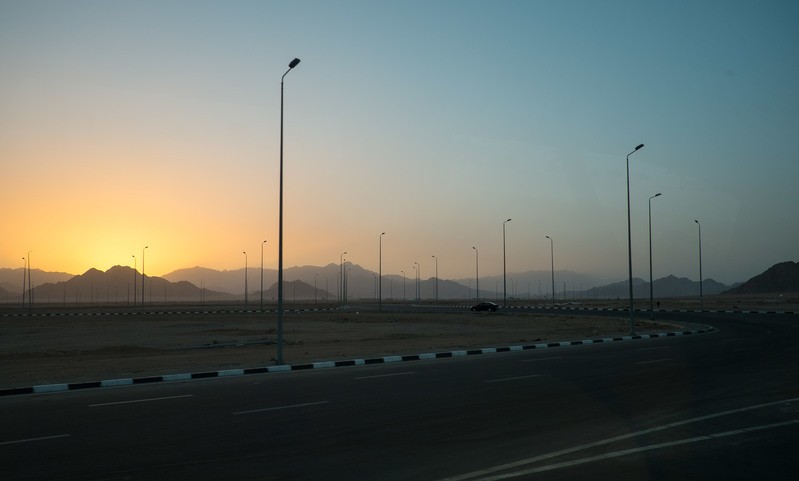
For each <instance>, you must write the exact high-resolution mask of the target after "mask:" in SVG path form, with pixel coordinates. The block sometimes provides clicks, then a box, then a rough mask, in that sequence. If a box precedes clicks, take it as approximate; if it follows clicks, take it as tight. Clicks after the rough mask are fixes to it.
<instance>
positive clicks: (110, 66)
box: [0, 0, 799, 283]
mask: <svg viewBox="0 0 799 481" xmlns="http://www.w3.org/2000/svg"><path fill="white" fill-rule="evenodd" d="M797 24H799V3H796V2H793V1H735V0H723V1H722V0H719V1H711V0H708V1H680V0H677V1H668V2H665V1H663V2H660V1H650V2H641V1H632V0H631V1H612V0H611V1H606V2H595V1H557V0H553V1H547V0H540V1H539V0H535V1H508V0H504V1H503V0H498V1H487V0H486V1H467V0H458V1H456V0H452V1H449V0H437V1H412V0H403V1H369V0H364V1H354V0H353V1H344V0H342V1H302V0H301V1H291V2H287V1H266V0H264V1H241V0H239V1H235V0H233V1H201V0H200V1H194V0H192V1H190V0H159V1H148V0H137V1H124V0H116V1H85V0H72V1H69V2H65V1H39V0H24V1H16V0H3V1H2V2H0V65H2V68H0V162H1V164H0V166H1V167H0V206H1V207H0V208H2V216H1V220H0V223H1V224H0V225H2V240H1V241H0V267H10V268H14V267H22V266H23V263H24V261H23V260H22V258H24V257H29V258H30V261H31V267H32V268H38V269H43V270H48V271H61V272H69V273H73V274H80V273H83V272H85V271H86V270H88V269H89V268H92V267H94V268H98V269H101V270H105V269H108V268H110V267H111V266H114V265H130V266H133V263H134V258H133V256H135V257H136V260H135V262H136V263H137V264H136V265H137V267H138V268H139V269H141V261H142V256H143V255H144V256H145V262H146V266H145V268H146V272H147V274H148V275H163V274H167V273H169V272H171V271H173V270H176V269H179V268H185V267H193V266H203V267H209V268H214V269H220V270H228V269H239V268H242V267H244V265H245V262H246V263H247V264H248V265H249V266H251V267H252V266H257V265H259V264H260V256H261V249H262V248H263V256H264V267H265V268H276V267H277V262H278V260H277V259H278V212H279V206H278V203H279V181H278V179H279V165H280V164H279V153H280V79H281V76H282V75H283V74H284V73H286V71H287V70H288V63H289V62H290V61H291V60H292V59H293V58H295V57H297V58H300V59H301V63H300V64H299V65H298V66H297V67H296V68H294V69H293V70H291V71H290V72H289V73H288V74H287V75H286V76H285V82H284V195H283V202H284V211H283V212H284V213H283V215H284V254H283V259H284V261H283V262H284V266H285V267H288V266H295V265H298V266H301V265H320V266H321V265H326V264H329V263H331V262H332V263H338V262H340V260H341V258H342V253H344V252H347V254H346V255H344V256H343V257H344V258H346V259H347V260H348V261H351V262H354V263H356V264H360V265H362V266H364V267H365V268H367V269H371V270H374V271H377V270H378V269H380V266H379V263H380V258H381V257H380V251H381V242H382V272H383V273H384V274H400V272H401V271H404V272H405V274H406V275H407V276H409V277H410V276H412V275H413V273H414V266H415V264H414V262H418V263H419V264H418V265H419V269H420V274H421V277H423V278H428V277H432V276H433V275H434V272H435V263H436V259H437V261H438V269H439V277H441V278H450V279H458V278H468V277H473V276H474V274H475V261H476V260H477V258H476V255H475V254H477V256H479V270H480V275H481V276H482V275H493V274H500V273H502V270H503V258H504V259H505V262H506V266H507V267H506V268H507V271H508V272H522V271H527V270H548V269H549V268H550V262H551V258H550V241H549V239H547V238H546V237H545V236H547V235H548V236H550V237H551V238H552V239H553V244H552V247H553V251H554V265H555V269H556V270H572V271H576V272H581V273H586V274H590V275H593V276H596V277H598V278H602V279H607V280H623V279H626V278H627V272H628V245H627V173H626V165H627V162H626V157H627V154H629V153H630V152H632V151H633V149H634V148H635V146H636V145H638V144H641V143H643V144H645V147H644V148H642V149H640V150H638V151H636V152H635V153H634V154H632V155H631V156H630V157H629V177H630V182H629V185H630V199H631V200H630V203H631V213H630V225H631V239H632V260H633V275H634V276H637V277H642V278H648V277H649V227H648V219H649V205H650V200H649V197H650V196H653V195H654V194H656V193H662V195H661V196H660V197H657V198H655V199H652V200H651V213H652V253H653V257H652V259H653V261H652V262H653V272H654V277H655V278H659V277H662V276H665V275H668V274H673V275H676V276H678V277H689V278H691V279H694V280H696V279H698V278H699V252H700V249H699V226H698V225H697V224H696V223H695V222H694V220H699V222H700V223H701V255H702V271H703V272H702V273H703V277H704V278H706V279H707V278H713V279H715V280H717V281H720V282H725V283H732V282H736V281H745V280H747V279H748V278H750V277H752V276H754V275H756V274H759V273H760V272H762V271H764V270H765V269H767V268H768V267H770V266H771V265H773V264H775V263H778V262H782V261H787V260H797V258H799V255H797V248H798V247H799V209H797V208H796V200H797V189H796V186H797V180H798V179H799V162H797V153H796V146H795V138H796V135H797V132H799V89H797V85H799V55H797V54H796V52H797V49H798V48H799V29H797V28H796V25H797ZM506 219H512V220H511V221H510V222H507V223H506V222H504V221H505V220H506ZM503 225H504V239H505V240H504V244H503ZM383 232H385V235H383V236H382V240H381V235H380V234H381V233H383ZM264 240H266V241H267V242H266V243H265V244H264V243H263V241H264ZM503 245H504V255H503ZM145 246H147V249H146V251H145V250H144V247H145ZM472 247H476V248H477V252H476V251H475V249H473V248H472ZM244 252H247V254H246V255H245V254H244ZM29 253H30V254H29ZM143 253H144V254H143ZM433 256H436V258H435V259H434V258H433Z"/></svg>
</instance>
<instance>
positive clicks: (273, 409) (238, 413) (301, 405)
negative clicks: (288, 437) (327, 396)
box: [233, 401, 330, 416]
mask: <svg viewBox="0 0 799 481" xmlns="http://www.w3.org/2000/svg"><path fill="white" fill-rule="evenodd" d="M329 402H330V401H314V402H309V403H301V404H289V405H288V406H276V407H272V408H263V409H252V410H250V411H238V412H235V413H233V415H234V416H239V415H241V414H252V413H263V412H267V411H279V410H281V409H294V408H303V407H306V406H317V405H319V404H328V403H329Z"/></svg>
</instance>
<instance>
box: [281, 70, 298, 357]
mask: <svg viewBox="0 0 799 481" xmlns="http://www.w3.org/2000/svg"><path fill="white" fill-rule="evenodd" d="M299 63H300V59H298V58H295V59H294V60H292V61H291V62H290V63H289V69H288V70H286V73H284V74H283V76H282V77H280V202H279V209H280V213H279V215H278V240H277V363H278V364H283V80H284V79H285V78H286V75H287V74H288V73H289V72H291V69H293V68H294V67H296V66H297V64H299Z"/></svg>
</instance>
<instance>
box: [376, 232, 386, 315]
mask: <svg viewBox="0 0 799 481" xmlns="http://www.w3.org/2000/svg"><path fill="white" fill-rule="evenodd" d="M384 235H386V233H385V232H383V233H381V234H380V236H378V237H379V240H380V249H379V254H378V257H379V258H380V259H379V260H378V267H377V270H378V275H379V276H380V279H379V280H378V281H377V292H378V294H377V298H378V301H377V310H378V312H383V236H384Z"/></svg>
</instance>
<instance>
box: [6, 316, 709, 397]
mask: <svg viewBox="0 0 799 481" xmlns="http://www.w3.org/2000/svg"><path fill="white" fill-rule="evenodd" d="M715 331H716V329H715V328H713V327H711V326H703V327H701V328H698V329H693V330H685V331H672V332H661V333H656V334H639V335H631V336H622V337H605V338H601V339H583V340H579V341H561V342H549V343H539V344H526V345H517V346H505V347H487V348H482V349H466V350H459V351H448V352H430V353H425V354H410V355H402V356H399V355H398V356H385V357H374V358H368V359H350V360H346V361H320V362H311V363H306V364H291V365H280V366H266V367H254V368H249V369H227V370H223V371H207V372H194V373H186V374H165V375H162V376H148V377H138V378H124V379H109V380H105V381H89V382H75V383H61V384H40V385H38V386H28V387H17V388H7V389H0V397H2V396H13V395H23V394H41V393H53V392H63V391H77V390H80V389H96V388H106V387H118V386H132V385H141V384H152V383H158V382H173V381H189V380H192V379H207V378H220V377H233V376H245V375H248V374H268V373H277V372H289V371H304V370H309V369H326V368H333V367H347V366H366V365H371V364H388V363H394V362H404V361H424V360H433V359H444V358H453V357H461V356H474V355H478V354H491V353H499V352H517V351H528V350H532V349H550V348H557V347H568V346H581V345H587V344H604V343H610V342H620V341H632V340H637V339H656V338H662V337H678V336H690V335H694V334H707V333H710V332H715Z"/></svg>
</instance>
